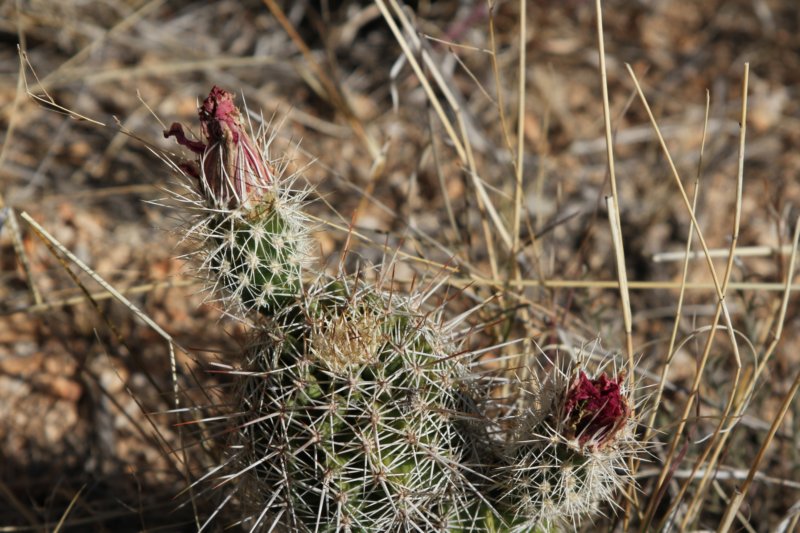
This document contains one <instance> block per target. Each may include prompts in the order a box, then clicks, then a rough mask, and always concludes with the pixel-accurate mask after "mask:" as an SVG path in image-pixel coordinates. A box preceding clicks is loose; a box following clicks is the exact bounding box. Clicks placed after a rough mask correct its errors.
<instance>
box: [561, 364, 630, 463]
mask: <svg viewBox="0 0 800 533" xmlns="http://www.w3.org/2000/svg"><path fill="white" fill-rule="evenodd" d="M624 379H625V375H624V373H623V374H620V375H619V376H617V378H616V379H615V380H612V379H609V378H608V376H606V374H605V372H603V373H602V374H600V376H598V377H597V378H595V379H589V378H588V377H587V376H586V373H584V372H583V371H580V372H579V374H578V377H577V378H575V380H574V381H573V383H572V385H571V386H570V388H569V390H568V391H567V397H566V402H565V404H564V412H565V415H566V424H565V426H566V431H567V433H568V435H565V436H566V437H567V438H577V439H578V442H579V443H580V445H581V446H584V445H586V444H587V443H588V444H590V445H592V446H596V447H597V448H602V447H603V446H605V445H606V444H608V443H609V442H612V441H613V440H614V437H615V436H616V434H617V433H618V432H619V431H620V430H621V429H622V428H624V427H625V424H626V422H627V420H628V417H629V416H630V414H631V410H630V407H629V406H628V399H627V398H626V397H625V395H624V394H623V392H622V389H621V387H620V385H621V383H622V382H623V381H624Z"/></svg>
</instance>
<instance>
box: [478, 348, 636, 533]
mask: <svg viewBox="0 0 800 533" xmlns="http://www.w3.org/2000/svg"><path fill="white" fill-rule="evenodd" d="M532 374H533V378H532V379H526V380H520V379H516V378H512V379H511V380H506V381H505V382H504V388H505V389H506V392H510V395H509V398H513V399H516V400H517V401H515V402H509V401H507V400H505V401H504V400H500V401H498V400H493V399H491V398H490V396H489V394H490V393H486V392H485V393H484V401H483V402H480V412H481V413H490V412H494V413H495V414H494V415H493V416H492V417H491V418H492V419H493V420H494V422H492V427H494V428H495V429H496V431H494V432H490V433H487V432H483V433H481V432H474V431H473V435H476V438H477V439H478V440H479V441H481V442H482V453H481V455H482V457H483V458H484V465H483V467H484V470H486V471H487V472H491V474H490V476H491V480H490V481H489V482H488V483H486V484H485V485H484V486H483V487H482V490H483V491H484V492H485V493H486V495H487V498H488V500H489V501H490V502H492V504H493V505H494V506H495V508H496V509H497V510H498V512H499V513H500V517H499V518H500V522H501V523H502V524H503V525H502V527H501V528H500V529H497V530H498V531H512V532H520V533H521V532H527V531H535V530H537V529H538V530H545V531H546V530H549V529H552V528H559V529H561V528H563V529H567V530H571V529H576V528H577V526H578V524H579V523H580V522H581V521H582V520H583V519H585V518H587V517H589V516H591V515H592V514H594V513H596V512H598V510H599V509H600V507H601V505H604V504H611V505H613V504H614V497H615V495H616V493H617V490H618V489H621V488H623V487H624V486H625V485H626V484H627V483H629V482H630V474H629V464H628V462H629V460H630V459H631V458H632V457H633V456H635V455H636V454H637V453H638V452H639V451H640V447H641V446H640V444H639V443H638V441H637V439H636V438H635V435H634V430H635V427H636V419H635V417H634V416H633V415H632V409H631V407H630V404H629V402H630V400H629V397H630V393H629V391H628V390H627V385H626V383H627V382H626V379H625V374H624V372H623V373H620V374H618V375H617V376H616V377H615V378H613V379H612V378H609V377H608V376H607V375H606V373H605V372H598V373H596V374H595V375H594V376H593V377H590V376H589V375H587V373H586V371H585V370H584V369H583V368H582V365H581V364H579V363H575V362H573V361H570V362H569V364H567V365H566V368H560V366H559V364H558V363H556V364H554V365H552V367H551V368H550V369H548V370H547V371H545V370H540V371H539V372H535V371H534V372H532ZM494 388H496V387H495V385H494V384H492V381H491V380H488V379H487V380H485V383H484V385H483V389H484V390H485V391H487V390H489V391H490V390H491V389H494ZM498 412H499V413H501V414H498ZM484 417H485V420H488V418H489V417H488V415H484Z"/></svg>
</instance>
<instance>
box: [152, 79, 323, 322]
mask: <svg viewBox="0 0 800 533" xmlns="http://www.w3.org/2000/svg"><path fill="white" fill-rule="evenodd" d="M198 114H199V117H200V130H201V133H202V137H203V139H204V140H191V139H189V138H187V136H186V134H185V132H184V128H183V126H182V125H181V124H178V123H175V124H173V125H172V126H171V127H170V128H169V130H167V131H165V132H164V136H165V137H167V138H169V137H175V139H176V140H177V142H178V144H179V145H181V146H184V147H185V148H188V149H189V150H190V151H192V152H193V153H194V154H196V156H197V160H196V161H193V162H184V163H183V164H181V165H179V168H180V169H181V170H182V171H183V172H184V173H185V174H188V175H189V176H191V177H192V178H194V181H195V187H196V190H195V191H194V194H195V195H196V196H197V197H198V198H197V199H194V198H191V199H189V200H188V201H189V202H190V203H191V204H192V207H193V210H194V211H195V212H198V211H199V212H200V215H199V218H200V220H198V221H192V222H191V223H190V224H188V225H187V227H188V228H189V231H188V233H187V237H188V238H189V239H191V240H194V241H196V242H197V243H199V246H198V248H197V250H196V251H195V252H194V254H195V255H198V256H199V257H200V266H199V270H200V271H202V272H203V273H204V275H205V277H206V278H207V279H208V280H209V281H210V283H211V285H212V289H213V292H214V293H216V294H217V295H219V296H220V299H221V300H222V301H223V302H224V303H225V304H226V307H227V310H228V312H230V313H233V314H236V315H243V314H247V313H248V312H250V311H252V310H259V311H260V312H261V313H263V314H267V315H271V314H274V313H275V312H276V311H277V310H278V309H280V308H281V307H284V306H287V305H290V304H291V302H292V301H294V300H296V299H297V297H298V296H299V294H300V292H301V289H302V286H301V270H302V268H303V267H304V266H305V265H306V263H307V262H308V257H309V250H310V242H309V238H308V233H309V230H308V220H307V219H306V217H305V215H304V214H303V212H302V209H301V208H302V201H303V198H302V197H303V195H302V194H297V193H295V192H294V191H292V190H291V180H287V179H283V178H280V177H278V176H277V175H276V173H275V172H274V171H273V167H272V166H271V165H270V163H269V160H268V157H267V153H268V148H269V143H264V142H263V141H260V139H263V138H264V136H263V135H257V136H254V135H252V134H251V132H250V131H249V128H247V127H245V121H244V118H243V117H242V114H241V113H240V112H239V109H237V107H236V106H235V105H234V103H233V95H232V94H231V93H229V92H226V91H224V90H222V89H220V88H219V87H216V86H214V87H213V88H212V89H211V92H210V93H209V95H208V97H207V98H206V99H205V100H204V101H203V103H202V104H201V105H200V108H199V112H198ZM254 138H255V139H258V140H259V141H256V140H254ZM198 208H199V209H198Z"/></svg>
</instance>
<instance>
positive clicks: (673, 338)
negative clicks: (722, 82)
mask: <svg viewBox="0 0 800 533" xmlns="http://www.w3.org/2000/svg"><path fill="white" fill-rule="evenodd" d="M710 108H711V94H710V93H709V92H708V91H706V106H705V109H706V111H705V118H704V120H703V136H702V139H701V141H700V156H699V158H698V162H697V174H696V175H695V179H694V192H693V194H692V209H693V210H696V209H697V199H698V198H699V197H700V178H701V176H702V173H703V155H704V151H705V146H706V134H707V133H708V113H709V109H710ZM693 237H694V222H690V223H689V232H688V235H687V236H686V251H685V253H684V260H683V267H682V269H681V282H680V292H679V293H678V302H677V304H676V308H675V320H674V321H673V325H672V334H671V335H670V337H669V347H668V348H667V358H666V360H665V361H664V366H663V367H662V368H661V378H660V379H659V381H658V386H657V389H656V393H655V398H654V399H653V410H652V412H651V413H650V418H649V419H648V422H647V424H645V433H644V437H643V438H642V440H643V441H644V442H649V441H650V435H651V433H652V430H653V427H654V424H655V421H656V415H658V407H659V406H660V405H661V395H662V394H663V392H664V386H665V385H666V383H667V375H668V373H669V370H670V368H671V366H672V361H673V359H674V358H675V354H676V352H677V350H676V342H677V339H678V331H679V329H680V317H681V316H682V314H683V301H684V297H685V295H686V280H687V278H688V276H689V257H690V255H689V254H690V253H691V249H692V239H693Z"/></svg>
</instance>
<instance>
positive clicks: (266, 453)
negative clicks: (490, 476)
mask: <svg viewBox="0 0 800 533" xmlns="http://www.w3.org/2000/svg"><path fill="white" fill-rule="evenodd" d="M298 311H299V312H300V314H302V315H303V318H302V320H298V319H296V318H292V315H296V314H297V312H298ZM286 314H288V315H289V318H286V319H284V318H283V316H280V317H276V322H277V324H278V325H277V326H276V327H274V328H272V329H267V330H265V331H262V332H261V333H260V338H259V339H258V342H256V343H255V344H254V346H253V347H252V348H251V349H250V350H248V352H247V355H246V359H245V364H244V368H245V369H247V371H245V372H242V373H241V380H240V391H239V393H238V394H237V397H238V398H239V402H240V405H239V409H238V412H240V413H241V415H240V417H239V418H240V420H239V421H238V427H239V428H240V430H239V431H238V432H237V433H236V434H235V437H234V444H235V445H234V446H232V448H231V449H232V450H234V451H235V454H236V457H235V458H234V460H233V464H235V465H237V468H238V469H239V471H238V472H236V473H234V474H232V475H238V474H239V472H242V475H244V476H246V478H247V481H246V483H245V486H246V487H247V488H246V489H245V490H247V491H248V495H247V497H246V498H245V499H246V500H247V501H248V506H247V507H249V510H250V511H251V512H250V516H251V517H252V520H253V523H252V524H250V525H251V526H253V527H256V526H262V525H266V524H272V522H273V521H274V520H276V519H277V518H281V519H282V520H283V523H284V524H285V525H286V526H288V527H289V528H290V529H291V530H292V531H420V530H421V531H456V530H460V529H462V528H465V529H468V530H471V524H472V523H473V522H474V520H473V519H472V517H471V516H470V515H469V511H470V509H471V501H470V498H469V497H468V495H469V492H468V486H467V484H466V481H465V478H464V473H463V467H462V464H463V463H464V462H465V455H464V449H465V443H464V442H463V439H462V436H461V435H460V434H459V433H458V432H457V431H456V428H455V425H454V423H453V420H452V419H453V417H454V415H455V414H456V413H457V408H458V406H459V402H460V399H459V396H458V392H457V390H458V389H457V384H458V382H459V381H460V380H461V379H463V367H462V365H460V364H459V362H458V361H456V360H453V359H450V358H448V357H447V355H448V354H453V353H455V352H456V346H455V345H454V344H453V343H452V341H451V340H450V339H449V338H448V334H447V333H446V332H445V331H442V328H441V326H437V325H436V323H435V321H433V320H432V319H431V318H429V317H428V316H426V315H424V314H422V313H421V312H420V311H419V310H417V309H415V307H414V305H413V304H412V302H411V301H410V300H409V299H406V298H400V297H398V296H391V297H390V296H389V295H388V294H386V293H383V292H382V291H379V290H378V289H377V288H376V287H374V286H371V285H362V286H358V285H357V284H356V283H355V282H352V281H349V282H348V281H347V280H344V279H339V280H335V281H331V282H329V283H326V284H321V285H317V286H315V287H314V288H313V290H312V291H311V292H310V294H308V295H306V296H305V297H304V299H303V302H302V303H300V304H299V306H298V309H289V310H287V313H286Z"/></svg>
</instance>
